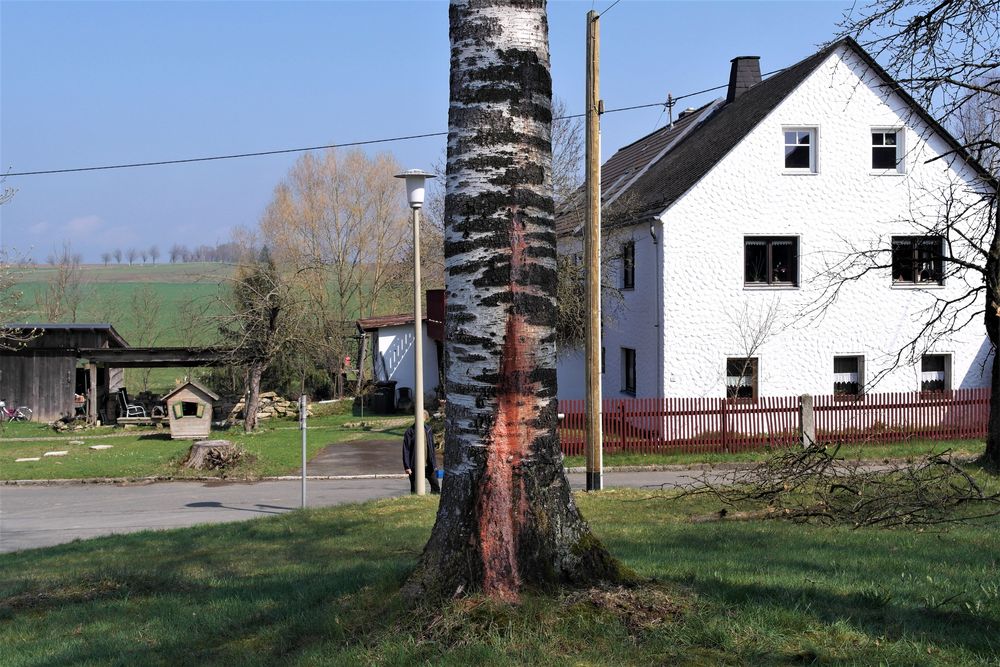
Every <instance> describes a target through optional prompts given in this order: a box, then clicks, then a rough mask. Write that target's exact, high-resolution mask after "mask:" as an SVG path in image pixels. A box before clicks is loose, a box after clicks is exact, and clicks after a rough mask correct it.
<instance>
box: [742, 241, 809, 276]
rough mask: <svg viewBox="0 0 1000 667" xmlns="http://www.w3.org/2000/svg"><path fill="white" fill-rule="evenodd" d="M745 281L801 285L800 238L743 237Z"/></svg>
mask: <svg viewBox="0 0 1000 667" xmlns="http://www.w3.org/2000/svg"><path fill="white" fill-rule="evenodd" d="M743 282H744V284H746V285H750V286H757V285H774V286H777V287H782V286H783V287H795V286H797V285H798V284H799V239H798V237H796V236H746V237H744V238H743Z"/></svg>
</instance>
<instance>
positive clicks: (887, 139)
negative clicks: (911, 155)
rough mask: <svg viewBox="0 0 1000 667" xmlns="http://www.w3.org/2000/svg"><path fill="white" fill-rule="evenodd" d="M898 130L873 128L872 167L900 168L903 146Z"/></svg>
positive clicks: (878, 168) (879, 168)
mask: <svg viewBox="0 0 1000 667" xmlns="http://www.w3.org/2000/svg"><path fill="white" fill-rule="evenodd" d="M899 136H900V132H899V131H898V130H872V169H877V170H885V169H892V170H899V167H900V165H901V164H902V158H903V156H902V154H901V150H902V146H901V142H900V141H899Z"/></svg>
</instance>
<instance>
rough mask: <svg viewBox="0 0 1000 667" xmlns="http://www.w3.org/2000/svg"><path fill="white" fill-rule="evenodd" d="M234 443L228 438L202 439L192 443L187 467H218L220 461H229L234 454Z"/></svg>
mask: <svg viewBox="0 0 1000 667" xmlns="http://www.w3.org/2000/svg"><path fill="white" fill-rule="evenodd" d="M234 451H235V450H234V449H233V443H231V442H230V441H228V440H200V441H198V442H196V443H194V444H193V445H191V449H190V451H188V455H187V458H186V459H185V460H184V467H185V468H192V469H194V470H205V469H211V468H216V467H218V465H219V462H220V461H228V460H230V459H231V458H232V457H233V454H234Z"/></svg>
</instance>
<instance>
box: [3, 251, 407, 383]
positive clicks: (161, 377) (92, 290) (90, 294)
mask: <svg viewBox="0 0 1000 667" xmlns="http://www.w3.org/2000/svg"><path fill="white" fill-rule="evenodd" d="M81 268H82V275H83V288H82V291H83V295H84V300H83V303H82V306H81V308H80V310H79V312H78V313H77V317H76V321H77V322H102V323H103V322H108V323H111V324H113V325H114V327H115V329H116V330H117V331H118V333H120V334H121V335H122V337H123V338H124V339H125V340H126V341H128V342H129V343H130V344H132V345H138V344H140V343H142V344H145V345H163V346H170V345H176V346H186V345H208V344H213V343H215V342H217V341H216V339H215V334H216V325H214V324H213V323H212V322H211V319H210V318H211V316H212V315H215V314H218V313H220V312H221V304H220V301H219V297H220V296H222V295H224V294H225V293H226V291H227V290H228V289H229V287H230V279H231V278H232V276H233V272H234V266H233V265H230V264H222V263H215V262H200V263H187V264H184V263H181V264H156V265H153V264H145V265H140V264H136V265H134V266H128V265H126V264H121V265H119V264H111V265H109V266H103V265H94V264H88V265H84V266H83V267H81ZM55 271H56V269H55V268H53V267H50V266H33V267H28V268H25V269H22V270H20V271H19V280H18V285H17V289H18V290H20V291H21V292H22V294H23V296H22V299H21V306H22V308H23V309H24V311H25V312H24V313H23V314H22V315H21V316H20V317H19V319H22V320H24V321H30V322H39V321H42V320H43V318H42V316H41V315H40V314H39V310H38V308H37V307H36V303H37V301H36V298H37V297H38V295H40V294H42V293H44V291H45V289H46V286H47V281H49V280H50V279H51V278H52V276H53V275H54V273H55ZM145 289H149V290H151V291H152V293H153V295H154V296H155V299H154V300H155V302H156V307H155V316H156V317H155V324H154V325H153V326H152V327H151V328H150V327H145V326H144V325H143V324H142V321H141V320H139V319H138V318H137V316H136V308H135V307H134V306H133V304H132V301H133V296H134V295H136V294H138V293H140V292H141V291H142V290H145ZM399 297H400V294H398V293H394V292H391V291H390V292H389V293H386V294H385V295H384V297H383V298H382V300H381V302H380V303H381V310H380V313H382V314H384V313H393V312H400V311H401V310H407V309H412V305H408V303H405V302H404V301H405V300H401V299H400V298H399ZM140 309H141V310H145V309H144V308H142V307H141V305H140ZM193 314H198V315H199V316H203V321H206V322H207V324H203V325H202V326H200V327H193V326H192V323H193V322H195V321H196V318H195V317H193ZM149 330H152V331H154V332H155V338H151V337H150V336H149V335H148V333H147V332H148V331H149ZM147 372H148V374H149V389H150V390H151V391H153V392H154V393H163V392H166V391H169V390H170V389H173V388H174V386H175V382H176V381H177V380H179V379H181V378H182V377H184V376H185V375H194V376H195V377H199V376H201V374H202V373H203V372H204V371H203V370H202V369H183V368H166V369H152V370H150V371H143V370H141V369H128V370H126V386H127V387H128V388H129V390H130V391H131V392H132V393H133V394H134V393H136V392H138V391H140V390H142V388H143V381H142V380H143V378H144V376H145V373H147Z"/></svg>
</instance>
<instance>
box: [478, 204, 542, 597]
mask: <svg viewBox="0 0 1000 667" xmlns="http://www.w3.org/2000/svg"><path fill="white" fill-rule="evenodd" d="M512 215H513V220H512V221H511V222H512V224H511V239H510V241H511V243H510V246H511V248H510V249H511V254H510V280H511V285H510V290H511V292H512V293H514V294H515V295H516V294H517V293H518V292H523V291H525V289H531V287H530V286H526V285H523V284H522V283H521V278H522V276H523V273H524V271H523V269H524V268H525V264H526V250H527V242H526V240H525V238H524V224H523V222H522V219H521V215H520V213H519V212H518V211H517V210H514V211H512ZM512 311H513V309H511V312H508V315H507V325H506V334H505V336H504V344H503V351H502V353H501V359H500V381H499V386H498V387H497V412H496V420H495V421H494V423H493V428H492V429H491V431H490V434H489V437H488V441H487V442H488V447H489V449H488V454H487V459H486V471H485V477H486V479H485V480H484V484H483V485H482V486H481V487H480V488H481V489H482V491H481V494H480V496H479V539H480V548H481V551H482V558H483V592H484V593H486V594H487V595H489V596H491V597H495V598H500V599H504V600H508V601H516V600H517V599H518V592H519V590H520V587H521V578H520V573H519V569H518V563H517V536H518V533H519V532H520V526H521V525H522V523H523V521H524V519H525V517H526V516H527V503H526V502H525V493H524V482H523V480H522V479H521V477H520V471H519V468H520V466H521V460H522V458H524V456H525V455H526V454H527V452H528V448H529V446H530V444H531V442H532V441H533V440H534V439H535V437H536V435H537V433H536V432H537V429H536V428H534V427H533V426H532V423H533V422H534V418H535V414H536V411H537V408H538V406H537V400H536V398H535V397H536V390H537V388H538V387H537V386H536V385H537V383H536V382H531V381H530V379H529V378H530V375H531V371H532V369H533V368H534V365H535V359H534V356H535V350H536V349H537V347H538V341H539V336H538V333H537V332H536V331H535V328H534V327H533V326H532V325H530V324H528V323H527V321H526V319H525V316H524V315H523V314H521V313H516V312H512ZM515 497H516V498H517V501H516V502H515Z"/></svg>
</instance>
